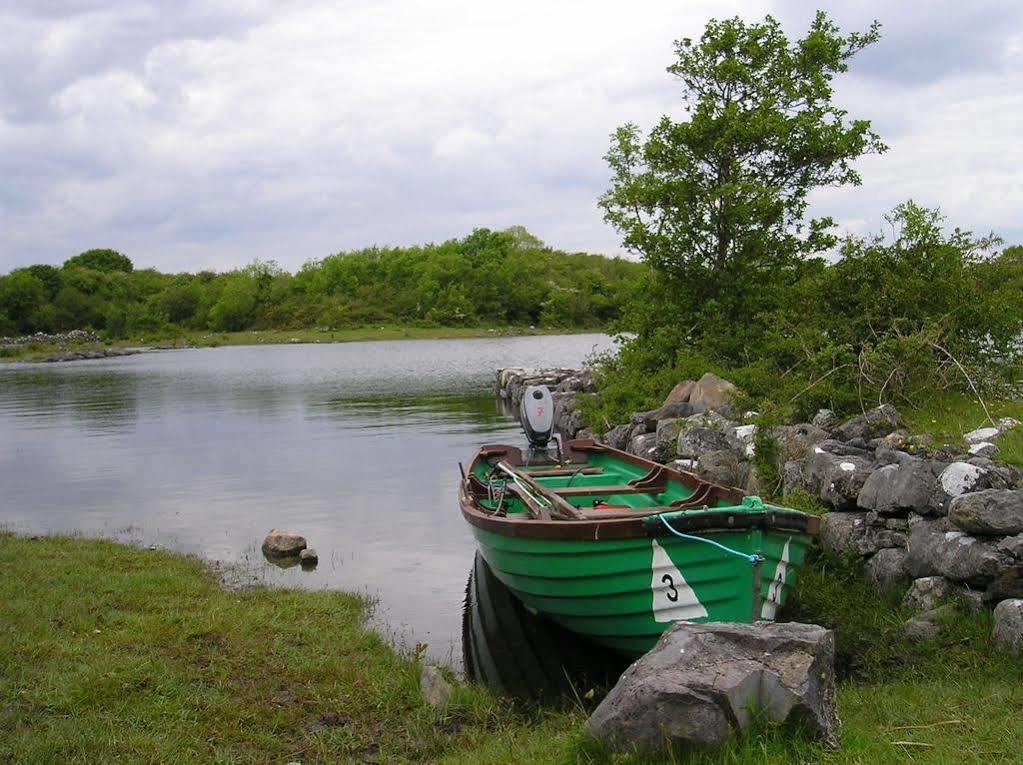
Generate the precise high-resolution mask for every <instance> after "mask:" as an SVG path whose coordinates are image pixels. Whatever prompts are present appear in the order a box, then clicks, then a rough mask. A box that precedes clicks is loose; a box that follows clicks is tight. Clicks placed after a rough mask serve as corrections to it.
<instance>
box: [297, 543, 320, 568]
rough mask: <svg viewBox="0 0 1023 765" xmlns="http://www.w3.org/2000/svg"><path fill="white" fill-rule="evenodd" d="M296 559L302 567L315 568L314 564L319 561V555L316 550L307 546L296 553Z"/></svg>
mask: <svg viewBox="0 0 1023 765" xmlns="http://www.w3.org/2000/svg"><path fill="white" fill-rule="evenodd" d="M298 561H299V563H301V564H302V568H305V569H312V568H316V564H317V563H319V562H320V556H319V555H317V554H316V550H314V549H313V548H311V547H307V548H305V549H304V550H303V551H302V552H300V553H299V554H298Z"/></svg>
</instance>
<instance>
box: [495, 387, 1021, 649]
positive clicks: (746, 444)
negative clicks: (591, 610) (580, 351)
mask: <svg viewBox="0 0 1023 765" xmlns="http://www.w3.org/2000/svg"><path fill="white" fill-rule="evenodd" d="M539 384H543V385H549V386H550V387H551V388H552V390H553V391H555V394H554V395H555V400H556V402H557V406H558V409H557V413H556V418H557V422H558V424H559V427H560V428H561V429H562V432H563V433H564V434H565V435H566V436H567V437H569V438H571V437H576V436H583V437H591V436H592V437H595V438H597V440H599V441H602V442H603V443H606V444H608V445H610V446H613V447H615V448H617V449H623V450H625V451H627V452H630V453H632V454H636V455H639V456H641V457H645V458H647V459H651V460H654V461H656V462H662V463H666V464H669V465H671V466H672V467H674V468H677V469H681V470H686V471H690V472H693V473H696V474H697V475H699V476H700V477H701V478H704V479H705V480H709V481H712V482H714V483H719V484H725V485H729V486H736V487H738V488H740V489H743V490H744V491H746V492H748V493H751V494H757V493H761V492H763V491H764V489H765V487H764V486H763V485H762V480H763V479H762V477H761V476H760V475H759V472H758V469H757V466H756V464H755V462H756V460H754V456H755V448H756V447H755V444H756V441H757V438H756V436H757V427H758V426H757V425H756V424H755V423H754V422H753V420H754V419H755V418H756V413H754V412H747V413H745V414H739V413H737V412H735V411H734V409H733V407H732V405H731V401H730V395H731V393H733V392H734V391H735V386H734V385H732V384H731V383H729V382H728V381H726V380H722V379H721V378H718V377H716V376H714V375H711V374H707V375H704V377H703V378H701V379H700V380H697V381H683V382H681V383H679V385H677V386H676V387H675V389H674V390H672V392H671V394H669V396H668V397H667V399H666V400H665V402H664V404H663V405H662V406H661V407H659V408H657V409H654V410H651V411H647V412H637V413H635V414H634V415H632V417H630V418H629V421H628V422H625V423H621V424H619V425H617V426H615V427H613V428H610V429H609V430H608V431H606V432H604V433H601V434H590V433H589V432H588V431H585V430H582V429H581V425H582V423H581V421H580V419H579V417H578V415H577V413H576V411H575V406H576V399H577V395H578V393H579V392H581V391H590V390H592V389H593V380H592V376H591V375H589V374H588V373H587V372H586V371H580V370H566V369H559V370H546V371H543V372H530V371H526V370H519V369H506V370H502V371H501V372H500V373H499V374H498V394H499V395H501V396H503V397H505V398H507V399H509V401H511V402H517V398H516V397H520V396H521V393H522V390H523V389H524V387H525V386H526V385H539ZM1015 427H1019V423H1018V422H1016V421H1015V420H1012V419H1009V418H1005V419H1002V420H1000V421H998V422H997V423H995V424H994V425H992V426H989V427H982V428H978V429H977V430H974V431H971V432H970V433H967V434H965V435H964V438H963V444H962V445H938V444H935V443H932V441H931V440H930V439H929V438H927V437H926V436H918V435H912V434H911V433H909V432H908V430H907V429H906V427H905V424H904V423H903V421H902V418H901V417H900V416H899V413H898V411H897V410H896V409H895V408H894V407H892V406H891V405H884V406H880V407H877V408H875V409H871V410H869V411H867V412H864V413H863V414H860V415H857V416H855V417H852V418H850V419H848V420H845V421H839V420H838V419H837V418H836V417H835V416H834V414H833V413H831V412H830V411H828V410H822V411H820V412H818V413H817V415H816V416H815V417H814V418H813V420H812V421H811V422H804V423H797V424H794V425H785V426H780V427H775V428H772V429H771V433H770V435H771V436H772V437H773V441H774V443H775V444H776V450H775V453H776V458H775V461H774V465H773V468H774V470H775V472H776V474H777V475H778V476H780V481H781V485H780V486H772V487H766V488H768V489H770V490H771V492H770V493H772V494H775V495H780V494H781V493H782V492H784V493H791V492H793V491H797V490H800V491H804V492H807V493H808V494H810V495H812V496H814V497H816V498H817V499H819V500H820V501H821V503H822V504H823V505H824V506H825V507H826V508H827V509H828V512H827V513H826V515H825V516H824V518H823V521H822V528H821V536H820V541H821V543H822V544H823V545H824V546H825V547H827V548H829V549H830V550H831V551H833V552H834V553H836V554H838V555H842V556H845V555H850V554H852V555H855V556H859V557H860V558H861V559H862V562H863V563H862V565H863V569H864V573H865V575H866V576H867V577H868V578H869V579H870V580H871V581H872V582H873V584H874V586H875V587H876V589H877V590H878V591H880V592H888V591H892V590H896V589H898V590H903V591H905V602H906V605H907V606H908V607H911V608H914V609H917V610H923V611H926V612H928V613H929V611H930V610H931V609H934V608H935V607H936V606H937V605H938V604H939V602H940V601H941V600H942V599H944V598H947V597H948V596H950V595H953V594H957V593H958V594H960V595H962V596H963V597H965V598H966V599H967V601H968V602H970V603H972V604H973V605H974V606H975V607H977V608H980V607H993V606H994V605H996V604H998V603H1001V602H1003V601H1007V600H1012V599H1019V598H1023V470H1021V469H1020V468H1018V467H1016V466H1014V465H1008V464H1006V463H1002V462H999V461H997V460H996V459H995V458H996V457H997V454H998V446H997V440H998V438H999V437H1000V436H1001V435H1002V434H1003V433H1005V432H1006V431H1008V430H1010V429H1012V428H1015ZM1002 610H1003V611H1005V612H1009V610H1010V609H1008V608H1003V609H1002ZM996 613H998V612H997V611H996ZM1013 613H1015V612H1013ZM924 617H926V614H925V615H924ZM924 631H925V632H926V630H924Z"/></svg>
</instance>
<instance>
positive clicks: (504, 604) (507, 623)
mask: <svg viewBox="0 0 1023 765" xmlns="http://www.w3.org/2000/svg"><path fill="white" fill-rule="evenodd" d="M462 659H463V663H464V667H465V674H466V677H468V678H469V679H470V680H474V681H476V682H478V683H481V684H483V685H486V686H487V687H489V688H490V689H492V690H493V691H495V692H497V693H501V694H507V695H510V696H515V697H517V698H522V699H531V700H535V701H549V702H554V701H557V700H559V699H561V698H564V697H568V698H577V699H578V698H579V697H581V696H584V695H586V694H587V692H588V691H589V690H590V689H592V688H594V687H599V686H610V685H612V684H613V683H614V682H615V681H617V679H618V677H619V675H621V673H622V672H623V671H624V670H625V668H626V667H627V666H628V665H629V660H628V659H627V658H626V657H624V656H622V655H621V654H619V653H617V652H615V651H612V650H610V649H608V648H604V647H603V646H598V645H596V644H594V643H591V642H590V641H588V640H586V639H585V638H583V637H580V636H579V635H577V634H575V633H573V632H569V631H568V630H566V629H564V628H563V627H560V626H559V625H557V624H555V623H554V622H552V621H550V620H548V619H545V618H544V617H542V616H539V615H537V614H535V613H533V612H531V611H530V610H528V609H527V608H526V607H525V606H524V605H523V604H522V603H521V602H520V601H519V600H518V599H517V598H516V597H515V596H514V595H512V593H511V591H510V590H509V589H508V588H507V587H506V586H505V585H504V584H502V583H501V582H500V581H499V580H498V579H497V577H495V576H494V574H493V572H492V571H491V569H490V566H489V565H487V562H486V561H485V560H484V559H483V556H482V555H480V554H479V553H478V552H477V553H476V559H475V561H474V562H473V567H472V571H471V572H470V573H469V581H468V583H467V584H466V588H465V603H464V607H463V611H462Z"/></svg>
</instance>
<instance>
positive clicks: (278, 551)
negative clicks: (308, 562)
mask: <svg viewBox="0 0 1023 765" xmlns="http://www.w3.org/2000/svg"><path fill="white" fill-rule="evenodd" d="M305 548H306V541H305V537H304V536H302V535H301V534H298V533H296V532H294V531H281V530H280V529H270V533H269V534H267V535H266V538H265V539H264V540H263V548H262V549H263V555H265V556H267V557H268V558H289V557H291V556H294V555H298V554H299V553H300V552H302V550H304V549H305Z"/></svg>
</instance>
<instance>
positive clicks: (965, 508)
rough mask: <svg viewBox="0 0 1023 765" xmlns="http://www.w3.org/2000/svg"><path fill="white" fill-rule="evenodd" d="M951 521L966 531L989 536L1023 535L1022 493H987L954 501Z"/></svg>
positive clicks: (962, 497)
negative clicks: (1022, 533)
mask: <svg viewBox="0 0 1023 765" xmlns="http://www.w3.org/2000/svg"><path fill="white" fill-rule="evenodd" d="M948 519H949V520H950V521H952V523H954V524H955V525H956V526H958V527H959V528H960V529H962V530H963V531H967V532H970V533H971V534H982V535H987V536H1007V535H1010V534H1019V533H1021V532H1023V491H1012V490H1010V489H986V490H984V491H977V492H972V493H970V494H963V495H961V496H958V497H955V498H954V499H953V500H952V501H951V503H950V504H949V509H948Z"/></svg>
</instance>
